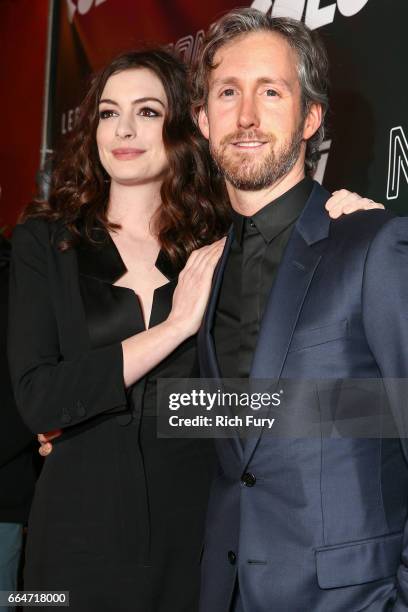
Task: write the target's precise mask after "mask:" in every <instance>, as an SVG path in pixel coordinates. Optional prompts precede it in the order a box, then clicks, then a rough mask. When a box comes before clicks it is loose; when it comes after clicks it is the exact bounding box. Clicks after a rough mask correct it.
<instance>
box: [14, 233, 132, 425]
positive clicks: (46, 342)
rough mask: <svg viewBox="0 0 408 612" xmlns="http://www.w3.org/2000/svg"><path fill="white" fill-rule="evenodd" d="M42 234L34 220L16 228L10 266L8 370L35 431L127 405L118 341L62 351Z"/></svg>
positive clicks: (23, 412)
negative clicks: (69, 355) (66, 354)
mask: <svg viewBox="0 0 408 612" xmlns="http://www.w3.org/2000/svg"><path fill="white" fill-rule="evenodd" d="M39 223H41V222H39ZM46 235H47V238H45V232H43V234H42V235H41V234H40V232H39V231H37V226H36V225H35V224H31V225H29V224H27V223H26V224H24V225H19V226H17V227H16V229H15V231H14V234H13V240H12V258H11V269H10V300H9V332H8V356H9V364H10V374H11V378H12V383H13V388H14V394H15V399H16V403H17V407H18V409H19V411H20V414H21V416H22V418H23V420H24V421H25V423H26V424H27V425H28V427H29V428H30V429H31V430H32V431H33V432H35V433H40V432H46V431H50V430H52V429H58V428H63V427H71V426H73V425H77V424H78V423H81V422H83V421H86V420H88V419H90V418H92V417H94V416H96V415H98V414H101V413H106V412H108V411H110V412H121V411H123V410H124V409H126V407H127V400H126V389H125V384H124V380H123V355H122V345H121V343H120V342H117V343H115V344H112V345H109V346H106V347H102V348H97V349H90V350H88V351H86V352H83V353H82V354H79V355H78V356H77V357H76V358H75V359H72V360H66V359H64V358H63V356H62V355H61V351H60V345H59V338H58V324H57V320H56V314H55V310H54V308H53V304H52V299H51V291H50V279H49V275H48V273H47V268H48V264H47V251H48V250H49V248H50V243H49V233H48V232H47V233H46ZM47 240H48V244H47ZM67 308H69V305H67ZM78 333H79V332H78Z"/></svg>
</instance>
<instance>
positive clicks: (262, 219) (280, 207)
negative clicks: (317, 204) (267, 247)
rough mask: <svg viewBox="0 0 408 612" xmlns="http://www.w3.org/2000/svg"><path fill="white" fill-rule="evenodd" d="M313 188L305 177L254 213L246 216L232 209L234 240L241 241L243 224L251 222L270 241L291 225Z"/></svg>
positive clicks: (311, 183)
mask: <svg viewBox="0 0 408 612" xmlns="http://www.w3.org/2000/svg"><path fill="white" fill-rule="evenodd" d="M312 189H313V181H312V179H311V178H309V177H305V178H304V179H302V180H301V181H300V182H299V183H296V185H294V187H292V188H291V189H289V191H286V192H285V193H284V194H282V195H281V196H279V197H278V198H276V199H275V200H272V202H269V203H268V204H266V205H265V206H263V207H262V208H261V209H260V210H258V212H256V213H255V214H254V215H252V216H250V217H247V216H244V215H241V214H240V213H238V212H236V211H235V210H233V211H232V222H233V225H234V231H235V236H236V240H237V242H238V243H239V244H241V243H242V239H243V236H244V230H245V226H246V225H247V224H250V223H251V222H252V223H253V224H254V226H255V227H256V229H257V230H258V232H259V233H260V234H261V235H262V237H263V239H264V240H265V242H266V243H269V242H271V241H272V240H273V239H274V238H276V236H278V235H279V234H280V233H281V232H282V231H283V230H285V229H286V228H287V227H289V225H291V224H292V223H293V222H294V221H296V219H297V218H298V216H299V215H300V213H301V212H302V209H303V207H304V205H305V203H306V201H307V199H308V198H309V196H310V194H311V192H312Z"/></svg>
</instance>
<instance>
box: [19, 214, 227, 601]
mask: <svg viewBox="0 0 408 612" xmlns="http://www.w3.org/2000/svg"><path fill="white" fill-rule="evenodd" d="M52 233H53V227H52V225H51V226H48V225H47V224H45V223H44V222H30V223H26V224H25V226H24V227H23V228H19V234H20V236H18V235H17V236H16V237H15V241H14V242H15V244H14V246H15V250H14V256H13V288H12V302H13V303H14V304H15V314H14V316H15V317H16V316H17V315H19V316H20V317H21V309H20V305H19V302H20V300H23V299H25V300H26V301H27V300H31V303H32V308H31V309H28V313H27V316H30V314H31V316H36V318H37V328H39V329H40V330H42V333H41V334H38V335H36V336H35V342H34V340H33V338H31V343H30V337H28V342H29V345H28V346H27V339H26V341H25V345H22V346H20V347H18V346H17V344H18V341H19V339H20V336H19V335H18V334H17V332H16V328H17V323H19V322H17V321H14V325H12V326H11V335H10V341H11V345H12V346H11V347H10V350H11V352H12V353H13V352H14V351H17V350H18V348H20V351H23V352H25V353H27V352H28V353H29V354H30V355H31V363H33V362H34V363H35V359H37V366H34V367H33V366H32V370H33V372H31V373H30V375H31V376H35V367H36V368H37V370H38V368H41V367H42V362H41V359H40V355H38V356H37V357H36V352H37V351H38V353H44V350H45V349H46V350H48V351H49V350H50V348H49V347H52V346H54V347H55V349H54V350H55V352H56V356H55V357H54V356H53V355H48V361H49V363H54V362H56V363H57V364H58V365H57V366H54V367H55V368H56V370H58V367H60V364H63V366H64V364H65V361H68V362H69V363H70V368H71V369H70V371H69V374H68V373H66V372H65V371H64V372H63V374H62V375H61V376H60V374H59V373H56V374H55V375H54V377H55V376H60V378H59V379H58V384H57V386H56V387H55V386H53V387H52V392H53V396H52V397H51V400H50V401H48V403H46V404H45V405H44V406H39V405H38V406H37V407H36V410H37V411H38V412H42V414H41V415H34V414H33V413H32V411H31V412H30V411H28V409H27V406H26V404H25V402H27V403H30V396H29V395H27V396H26V395H24V394H21V395H20V398H21V400H20V401H21V403H20V405H19V409H20V410H21V412H22V413H23V414H29V416H30V417H31V420H32V421H33V422H42V423H43V424H47V423H51V422H53V421H54V419H58V420H59V422H60V423H61V424H60V426H62V427H63V428H64V432H63V435H62V436H61V437H60V438H58V440H56V441H55V443H54V450H53V452H52V453H51V455H49V456H48V457H47V459H46V460H45V465H44V468H43V471H42V474H41V477H40V479H39V481H38V485H37V489H36V495H35V499H34V502H33V506H32V511H31V515H30V521H29V528H28V542H27V558H26V570H25V588H27V589H36V590H42V589H51V590H52V589H64V590H70V609H71V610H73V611H74V612H79V611H85V610H86V611H87V612H101V611H104V610H107V611H108V610H109V611H111V610H115V609H117V610H121V612H122V611H123V612H128V611H129V612H174V610H177V611H178V612H195V611H196V610H197V609H198V593H199V560H200V554H201V549H202V540H203V529H204V518H205V511H206V506H207V498H208V492H209V486H210V482H211V480H212V475H213V469H214V464H215V452H214V448H213V443H212V441H208V440H178V439H158V438H157V435H156V381H157V378H159V377H189V376H198V364H197V356H196V341H195V338H194V337H192V338H190V339H188V340H186V341H185V342H183V343H182V344H181V345H180V346H179V347H178V348H177V349H176V350H175V351H173V353H172V354H170V355H169V356H168V357H167V358H166V359H165V360H164V361H163V362H162V363H160V364H159V365H158V366H157V367H156V368H154V370H152V371H151V372H150V373H149V375H148V376H146V377H145V378H144V379H142V380H140V381H138V382H137V383H136V384H135V385H133V387H132V388H131V389H128V390H126V389H124V384H123V374H122V367H123V365H122V362H121V359H120V355H119V353H116V351H115V350H111V347H116V346H118V347H119V348H120V349H121V345H120V343H121V341H122V340H123V339H124V338H126V337H128V336H131V335H133V334H135V333H138V332H140V331H143V329H144V322H143V316H142V311H141V308H140V304H139V301H138V299H137V296H136V295H135V293H134V292H133V291H132V290H130V289H126V288H123V287H119V286H113V285H112V281H113V280H114V279H115V280H116V279H117V278H118V275H119V276H120V273H121V272H123V271H124V270H125V267H124V264H123V262H122V260H121V259H120V256H119V253H118V251H117V249H116V247H115V245H114V243H113V241H112V240H111V239H110V238H109V239H108V240H107V241H106V242H105V244H104V246H102V247H91V246H84V245H83V246H82V247H81V248H80V249H74V250H71V251H69V252H66V253H61V252H60V251H58V249H57V246H56V244H55V245H54V244H53V241H52V240H50V235H51V234H52ZM27 234H29V236H30V237H29V238H28V237H27ZM54 242H55V241H54ZM162 261H163V256H160V258H159V259H158V263H157V265H158V266H160V262H162ZM166 269H167V272H168V273H169V276H170V277H171V278H170V280H169V282H168V283H166V284H165V285H164V286H162V287H160V288H158V289H156V291H155V294H154V299H153V304H152V316H151V323H152V324H157V323H159V322H160V321H162V320H164V319H165V318H166V317H167V315H168V313H169V311H170V308H171V301H172V294H173V290H174V288H175V286H176V283H177V279H176V271H171V272H169V262H168V261H167V262H166ZM33 275H34V276H35V279H36V281H37V283H36V284H35V287H36V290H35V291H34V283H33V280H32V277H33ZM39 279H41V283H39ZM37 302H39V303H40V304H42V306H43V308H42V309H41V310H39V309H38V308H36V307H35V304H36V303H37ZM19 313H20V314H19ZM31 323H32V321H31ZM44 343H45V349H42V345H44ZM101 351H104V352H102V353H101ZM84 355H86V364H87V368H86V371H84V370H83V367H82V364H83V363H84V359H85V358H84ZM117 360H119V364H118V363H116V361H117ZM12 362H13V363H14V367H13V377H14V379H15V381H16V385H17V387H18V386H19V384H21V383H20V382H19V381H21V380H24V375H23V373H22V371H21V370H22V365H21V364H20V363H19V362H18V361H17V360H16V359H15V358H14V359H13V358H12ZM22 364H24V361H23V362H22ZM63 366H62V367H63ZM98 370H100V372H98ZM103 376H105V377H106V381H105V383H104V379H103ZM90 386H93V387H94V388H93V391H92V393H90V391H89V387H90ZM72 387H74V392H73V391H72ZM74 393H75V395H74ZM66 395H69V402H67V401H66ZM122 396H123V398H124V405H122V406H121V410H117V408H118V399H120V398H121V397H122ZM75 400H76V401H75ZM64 403H65V405H66V409H67V415H66V416H67V417H69V418H70V419H71V420H70V421H69V422H67V423H66V425H64V423H63V416H64V415H63V414H61V412H60V405H61V404H64ZM54 412H55V415H54V414H53V413H54Z"/></svg>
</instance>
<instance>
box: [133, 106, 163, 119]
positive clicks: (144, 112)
mask: <svg viewBox="0 0 408 612" xmlns="http://www.w3.org/2000/svg"><path fill="white" fill-rule="evenodd" d="M138 114H139V115H141V116H142V117H160V113H158V112H157V111H155V110H154V109H153V108H148V107H147V106H146V107H144V108H141V109H140V111H139V112H138Z"/></svg>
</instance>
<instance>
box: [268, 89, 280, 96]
mask: <svg viewBox="0 0 408 612" xmlns="http://www.w3.org/2000/svg"><path fill="white" fill-rule="evenodd" d="M266 95H267V96H269V97H272V96H277V95H278V92H277V91H275V90H274V89H267V90H266Z"/></svg>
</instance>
